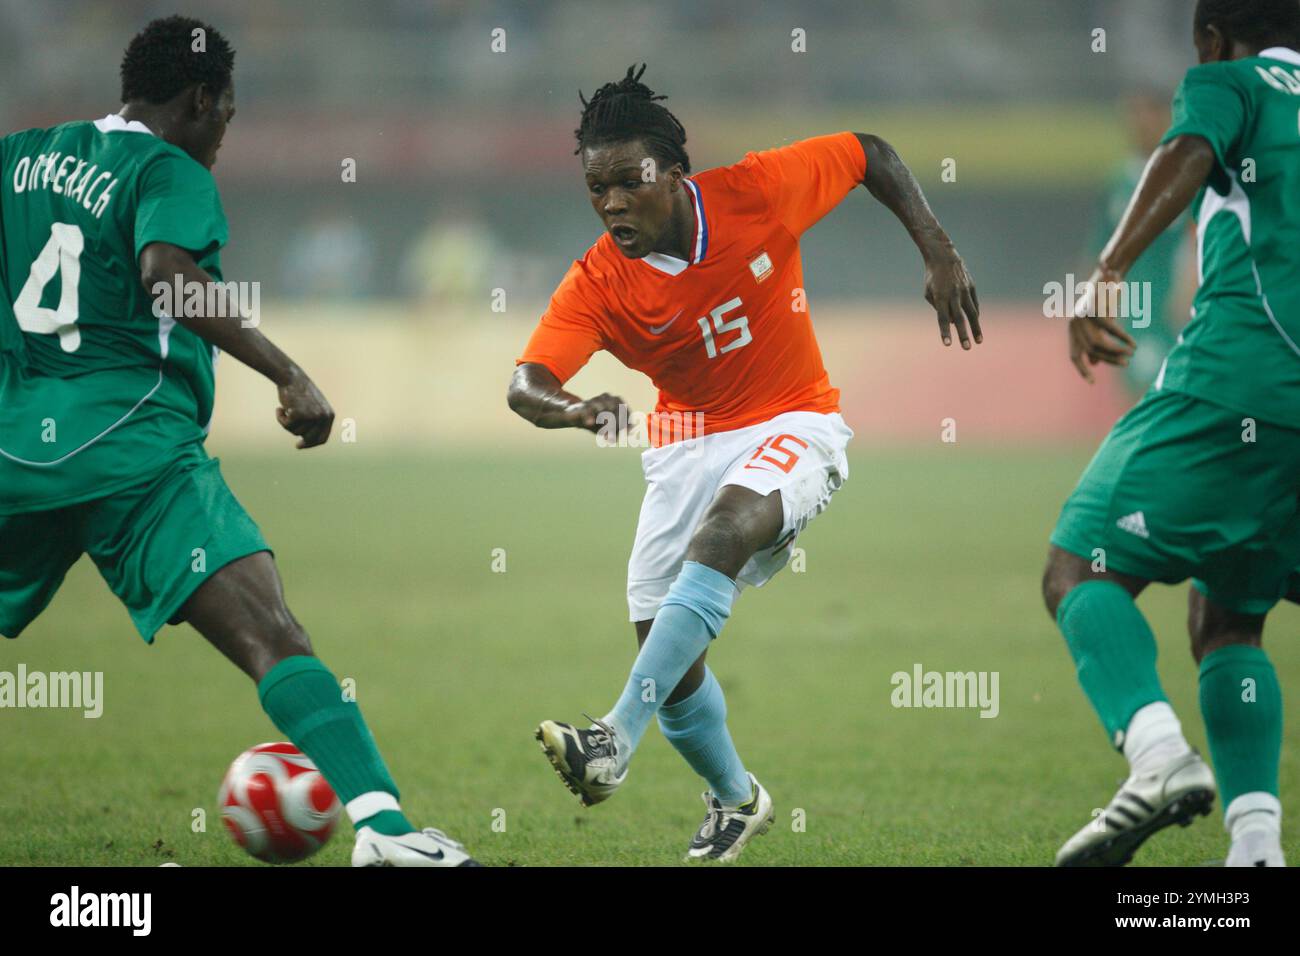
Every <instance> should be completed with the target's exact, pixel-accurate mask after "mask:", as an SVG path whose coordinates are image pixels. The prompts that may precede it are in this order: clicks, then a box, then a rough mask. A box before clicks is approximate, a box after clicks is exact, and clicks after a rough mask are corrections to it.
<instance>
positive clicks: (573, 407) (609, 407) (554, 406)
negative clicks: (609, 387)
mask: <svg viewBox="0 0 1300 956" xmlns="http://www.w3.org/2000/svg"><path fill="white" fill-rule="evenodd" d="M506 402H507V403H508V404H509V405H510V408H511V410H512V411H514V413H515V414H516V415H518V416H520V417H521V418H525V419H527V420H528V421H530V422H532V423H533V424H534V425H536V426H537V427H538V428H585V429H586V430H587V431H592V432H594V431H598V430H600V428H601V427H602V424H601V420H600V415H601V413H603V412H610V413H612V414H614V415H618V410H619V407H620V406H622V405H626V404H627V403H626V402H624V401H623V399H621V398H619V397H618V396H617V395H610V394H609V393H608V392H605V393H602V394H600V395H597V396H596V397H595V398H589V399H586V400H585V401H584V400H583V399H581V398H579V397H578V396H577V395H574V394H573V393H571V392H566V391H565V390H564V389H563V387H561V385H560V380H559V379H558V378H556V377H555V373H554V372H552V371H551V370H550V369H548V368H547V367H546V366H545V365H540V364H538V363H537V362H524V363H523V364H522V365H520V366H518V367H517V368H516V369H515V374H514V376H513V377H512V378H511V379H510V390H509V391H508V392H507V393H506ZM629 417H630V416H629ZM621 420H623V421H626V420H627V418H626V417H625V418H623V419H621Z"/></svg>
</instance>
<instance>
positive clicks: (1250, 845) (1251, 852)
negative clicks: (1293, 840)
mask: <svg viewBox="0 0 1300 956" xmlns="http://www.w3.org/2000/svg"><path fill="white" fill-rule="evenodd" d="M1223 865H1224V866H1286V858H1285V857H1284V856H1283V855H1282V838H1281V836H1279V835H1278V833H1277V832H1276V831H1274V830H1247V831H1246V832H1245V833H1243V834H1242V835H1241V836H1239V837H1238V838H1237V839H1235V840H1233V841H1232V848H1231V849H1229V850H1228V859H1227V860H1226V861H1225V862H1224V864H1223Z"/></svg>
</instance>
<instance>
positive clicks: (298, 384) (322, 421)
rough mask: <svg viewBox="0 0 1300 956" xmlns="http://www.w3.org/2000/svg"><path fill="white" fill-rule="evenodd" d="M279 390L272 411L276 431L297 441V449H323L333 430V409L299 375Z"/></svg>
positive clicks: (305, 376)
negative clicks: (276, 402) (317, 447)
mask: <svg viewBox="0 0 1300 956" xmlns="http://www.w3.org/2000/svg"><path fill="white" fill-rule="evenodd" d="M279 388H280V407H279V408H277V409H276V410H275V419H276V421H278V422H279V423H280V427H281V428H283V429H284V430H285V431H287V432H291V433H292V434H294V435H297V436H298V437H299V439H301V440H300V441H299V442H298V447H299V448H312V447H315V446H316V445H323V444H324V443H325V440H326V439H327V438H329V437H330V429H331V428H332V427H333V426H334V409H332V408H331V407H330V403H329V402H328V401H327V400H326V399H325V396H324V395H322V394H321V391H320V389H319V388H317V387H316V383H315V382H313V381H312V380H311V379H310V378H308V377H307V375H306V374H305V373H303V372H301V371H300V372H296V373H295V374H294V375H293V377H292V378H291V379H290V380H289V381H288V382H286V383H285V384H283V385H281V386H280V387H279Z"/></svg>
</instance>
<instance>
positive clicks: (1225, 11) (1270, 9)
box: [1194, 0, 1300, 47]
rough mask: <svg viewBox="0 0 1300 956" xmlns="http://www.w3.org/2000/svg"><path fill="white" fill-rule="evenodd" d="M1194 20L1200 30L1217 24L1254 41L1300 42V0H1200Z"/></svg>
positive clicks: (1260, 43)
mask: <svg viewBox="0 0 1300 956" xmlns="http://www.w3.org/2000/svg"><path fill="white" fill-rule="evenodd" d="M1194 22H1195V25H1196V30H1197V32H1198V33H1204V32H1205V29H1206V28H1207V27H1209V26H1216V27H1218V28H1219V31H1220V32H1221V33H1222V34H1223V35H1224V36H1225V37H1227V38H1228V39H1229V40H1240V41H1241V42H1242V43H1249V44H1251V45H1257V46H1261V47H1262V46H1266V45H1268V44H1272V43H1281V44H1284V45H1286V46H1296V45H1297V44H1300V0H1198V2H1197V4H1196V17H1195V21H1194Z"/></svg>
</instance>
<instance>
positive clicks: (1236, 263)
mask: <svg viewBox="0 0 1300 956" xmlns="http://www.w3.org/2000/svg"><path fill="white" fill-rule="evenodd" d="M1184 135H1195V136H1200V137H1203V138H1204V139H1206V140H1207V141H1208V142H1209V144H1210V146H1211V147H1213V149H1214V154H1215V156H1216V157H1217V160H1218V161H1217V163H1216V165H1215V168H1214V171H1213V172H1212V174H1211V175H1210V178H1209V180H1208V182H1207V183H1206V185H1205V187H1204V188H1202V190H1201V192H1200V194H1199V196H1198V197H1197V200H1196V202H1195V204H1194V206H1193V209H1194V210H1195V215H1196V233H1197V253H1198V264H1199V268H1200V289H1199V290H1198V292H1197V294H1196V300H1195V303H1194V305H1193V309H1192V320H1191V322H1190V323H1189V324H1188V326H1187V328H1186V329H1185V330H1184V331H1183V334H1182V336H1181V338H1180V341H1179V344H1178V345H1177V346H1175V348H1174V349H1173V351H1172V352H1170V354H1169V359H1168V361H1167V363H1166V365H1165V368H1164V369H1163V370H1162V371H1161V374H1160V376H1159V377H1158V378H1157V379H1156V385H1155V387H1156V388H1158V389H1167V390H1170V391H1177V392H1183V393H1186V394H1189V395H1194V396H1196V397H1197V398H1200V399H1203V400H1205V401H1208V402H1212V403H1214V404H1216V405H1220V406H1224V407H1227V408H1229V409H1232V410H1234V411H1237V412H1241V413H1242V414H1243V415H1246V416H1250V417H1253V418H1257V419H1259V420H1261V421H1266V422H1271V423H1273V424H1276V425H1282V426H1285V427H1289V428H1297V429H1300V53H1297V52H1296V51H1295V50H1291V49H1287V48H1285V47H1272V48H1269V49H1267V50H1263V51H1261V52H1260V54H1259V55H1258V56H1253V57H1247V58H1245V59H1241V60H1233V61H1230V62H1225V63H1206V64H1202V65H1201V66H1196V67H1193V68H1192V69H1191V70H1189V71H1188V72H1187V76H1186V78H1185V79H1184V80H1183V83H1182V86H1181V87H1179V90H1178V93H1177V94H1176V95H1175V97H1174V106H1173V126H1172V127H1171V128H1170V130H1169V132H1167V133H1166V134H1165V137H1164V139H1165V141H1166V142H1167V141H1169V140H1171V139H1173V138H1174V137H1177V136H1184Z"/></svg>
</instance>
